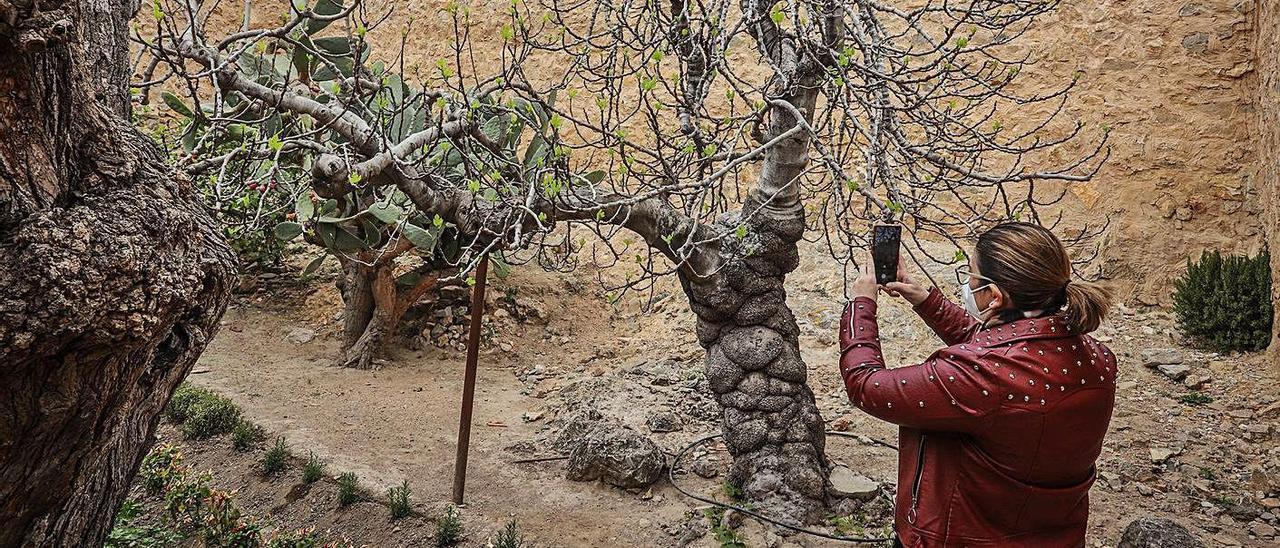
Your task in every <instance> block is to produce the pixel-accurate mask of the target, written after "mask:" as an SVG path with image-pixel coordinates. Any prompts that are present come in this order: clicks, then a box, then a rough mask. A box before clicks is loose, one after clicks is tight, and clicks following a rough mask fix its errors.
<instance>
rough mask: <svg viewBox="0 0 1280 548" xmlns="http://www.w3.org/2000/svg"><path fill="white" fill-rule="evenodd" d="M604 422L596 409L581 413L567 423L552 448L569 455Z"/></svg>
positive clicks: (570, 418)
mask: <svg viewBox="0 0 1280 548" xmlns="http://www.w3.org/2000/svg"><path fill="white" fill-rule="evenodd" d="M603 422H604V416H603V415H601V414H600V412H599V411H597V410H595V409H591V408H588V409H585V410H583V411H579V412H578V413H576V414H574V415H572V416H570V417H569V419H568V420H566V421H565V423H564V426H563V427H561V428H560V434H558V435H557V436H556V441H555V442H554V443H553V444H552V446H553V447H555V449H556V451H559V452H561V453H569V452H571V451H573V450H574V448H576V447H578V445H580V444H581V443H582V442H583V440H585V439H586V437H587V434H589V433H590V432H591V431H592V430H594V429H595V428H596V427H597V426H599V425H600V424H601V423H603Z"/></svg>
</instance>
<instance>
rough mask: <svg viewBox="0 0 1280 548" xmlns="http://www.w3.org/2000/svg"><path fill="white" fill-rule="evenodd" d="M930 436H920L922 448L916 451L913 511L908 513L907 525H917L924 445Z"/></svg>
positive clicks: (912, 495)
mask: <svg viewBox="0 0 1280 548" xmlns="http://www.w3.org/2000/svg"><path fill="white" fill-rule="evenodd" d="M928 439H929V436H926V435H924V434H921V435H920V446H919V449H918V450H917V451H916V479H915V482H914V483H913V485H912V486H911V509H910V510H908V511H907V523H910V524H912V525H915V523H916V508H918V507H919V506H920V478H921V476H924V443H925V441H926V440H928Z"/></svg>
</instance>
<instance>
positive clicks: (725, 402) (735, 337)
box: [686, 206, 827, 522]
mask: <svg viewBox="0 0 1280 548" xmlns="http://www.w3.org/2000/svg"><path fill="white" fill-rule="evenodd" d="M749 207H750V206H749ZM803 228H804V221H803V219H796V220H792V221H791V222H781V223H780V222H777V221H770V222H767V223H765V222H762V223H757V224H756V225H755V230H754V231H752V238H751V239H752V240H755V242H756V243H757V244H759V245H760V246H761V247H760V250H759V252H758V253H757V254H755V255H753V256H752V257H749V258H746V259H732V260H730V262H728V264H725V265H724V266H723V267H722V268H721V270H720V272H719V274H718V275H716V276H715V277H714V278H712V279H711V280H709V281H707V282H686V287H687V288H688V293H689V294H690V300H691V301H692V306H693V311H694V313H695V314H696V315H697V317H698V341H699V342H700V343H701V344H702V346H703V347H704V348H706V350H707V363H706V375H707V381H708V383H709V384H710V386H711V390H712V391H713V392H714V393H715V398H716V401H717V402H719V403H720V405H721V407H722V408H723V410H724V417H723V423H722V428H723V430H724V439H725V443H726V444H727V446H728V448H729V452H730V454H732V455H733V457H734V459H733V467H732V469H731V470H730V472H729V476H728V481H729V482H730V483H731V484H733V485H735V486H737V487H739V488H741V490H742V493H743V495H744V496H745V497H746V498H747V499H748V500H751V501H753V502H755V503H757V504H758V505H760V506H761V507H762V508H767V509H768V512H769V513H770V515H774V516H779V517H784V518H789V519H792V520H794V521H796V522H812V521H814V520H817V519H819V518H821V517H822V513H823V509H824V508H825V499H826V481H827V463H826V457H825V455H824V451H823V449H824V444H825V438H824V432H823V422H822V416H821V415H820V414H819V413H818V408H817V405H816V404H815V403H814V398H813V392H812V391H811V390H810V389H809V386H808V385H807V384H806V380H807V378H808V370H807V368H806V366H805V363H804V360H802V359H801V357H800V340H799V335H800V330H799V327H798V326H797V325H796V320H795V316H794V315H793V314H792V312H791V309H790V308H789V307H788V306H787V302H786V291H785V289H784V288H783V279H784V276H785V275H786V273H788V272H790V271H792V270H794V269H795V268H796V265H797V263H798V261H799V254H798V252H797V249H796V241H797V240H798V239H799V235H800V234H801V232H802V231H803Z"/></svg>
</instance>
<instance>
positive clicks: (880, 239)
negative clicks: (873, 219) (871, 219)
mask: <svg viewBox="0 0 1280 548" xmlns="http://www.w3.org/2000/svg"><path fill="white" fill-rule="evenodd" d="M901 241H902V227H901V226H899V225H875V226H874V227H872V233H871V248H872V249H871V258H872V261H873V262H874V263H875V266H876V283H878V284H887V283H889V282H893V281H897V279H898V248H899V246H900V245H901Z"/></svg>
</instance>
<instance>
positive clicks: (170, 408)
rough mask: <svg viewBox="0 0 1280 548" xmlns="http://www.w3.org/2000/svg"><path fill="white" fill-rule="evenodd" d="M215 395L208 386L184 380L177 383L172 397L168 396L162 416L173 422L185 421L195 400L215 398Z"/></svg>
mask: <svg viewBox="0 0 1280 548" xmlns="http://www.w3.org/2000/svg"><path fill="white" fill-rule="evenodd" d="M217 396H218V395H217V394H216V393H214V392H213V391H212V390H209V389H208V388H200V387H199V386H191V385H190V384H187V383H185V382H184V383H182V384H180V385H178V389H177V390H175V391H174V392H173V397H172V398H169V405H167V406H165V408H164V418H165V419H166V420H168V421H169V422H171V423H174V424H180V423H183V422H186V420H187V416H188V415H189V414H190V412H191V407H192V406H193V405H195V404H196V402H200V401H204V400H207V399H210V398H216V397H217Z"/></svg>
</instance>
